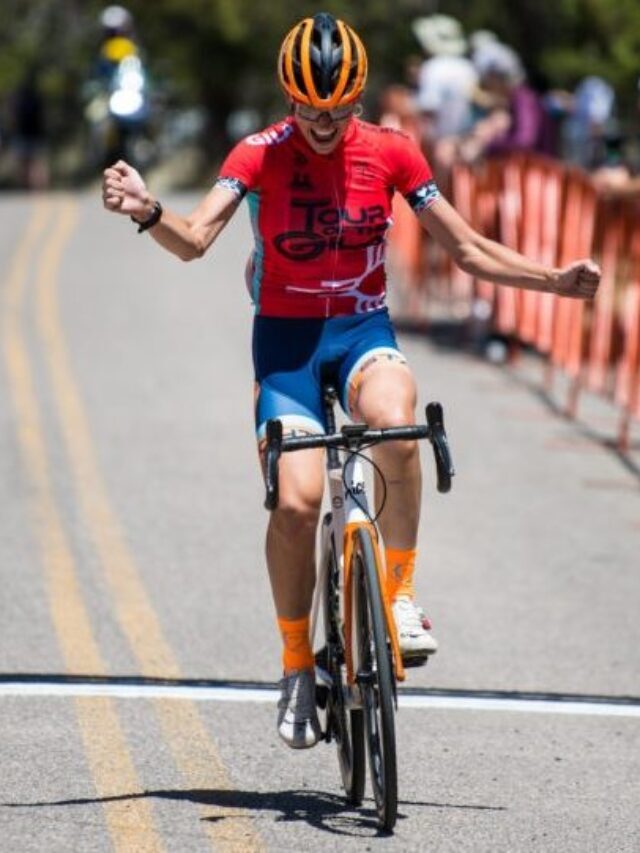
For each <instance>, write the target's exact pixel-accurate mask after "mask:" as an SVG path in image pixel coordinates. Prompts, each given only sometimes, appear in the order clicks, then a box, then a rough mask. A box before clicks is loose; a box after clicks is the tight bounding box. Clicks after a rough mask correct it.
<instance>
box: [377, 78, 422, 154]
mask: <svg viewBox="0 0 640 853" xmlns="http://www.w3.org/2000/svg"><path fill="white" fill-rule="evenodd" d="M380 124H381V125H383V126H384V127H394V128H395V129H396V130H403V131H404V132H405V133H408V134H409V136H411V137H412V139H415V140H416V142H419V141H420V119H419V116H418V113H417V111H416V107H415V101H414V99H413V96H412V92H411V89H410V88H409V87H408V86H402V85H400V84H394V85H392V86H387V87H386V89H384V90H383V91H382V94H381V96H380Z"/></svg>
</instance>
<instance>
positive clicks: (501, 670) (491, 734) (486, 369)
mask: <svg viewBox="0 0 640 853" xmlns="http://www.w3.org/2000/svg"><path fill="white" fill-rule="evenodd" d="M168 201H169V203H170V204H173V205H174V206H175V207H176V208H177V209H180V210H183V211H186V210H188V209H189V208H190V206H191V205H192V203H193V201H194V199H193V198H191V197H187V196H181V197H177V198H174V199H168ZM248 242H249V228H248V223H247V220H246V216H245V213H244V212H243V213H242V214H241V215H238V217H237V221H235V222H233V223H232V224H231V226H230V227H229V229H228V230H227V231H226V232H225V233H224V234H223V236H222V237H221V239H220V241H219V243H218V244H217V245H216V247H215V250H214V252H213V253H212V254H211V255H210V256H209V257H207V258H206V259H205V260H203V261H200V262H196V263H194V264H189V265H185V264H182V263H181V262H179V261H177V260H175V259H173V258H172V257H170V256H168V255H167V254H166V253H164V252H162V251H161V250H160V249H159V248H158V247H157V246H156V245H155V244H154V243H153V241H152V240H151V239H150V238H149V237H148V236H147V235H145V236H138V235H137V234H136V233H135V229H134V228H133V227H132V225H131V223H129V222H128V220H126V219H123V218H118V217H114V216H109V215H107V214H105V213H104V212H103V211H102V209H101V207H100V205H99V201H98V198H97V196H96V195H95V194H87V195H83V196H66V195H59V196H55V195H53V196H49V197H42V198H36V197H32V198H27V197H24V196H5V197H3V198H2V199H0V270H1V282H2V291H1V294H0V295H1V301H0V341H1V343H2V357H1V360H0V506H1V507H2V512H0V583H1V584H2V595H1V597H0V674H1V675H0V743H1V747H0V761H1V772H0V850H2V851H4V850H6V851H12V853H13V851H20V853H22V851H45V850H46V851H48V852H49V851H52V852H53V851H65V853H66V851H69V850H74V851H93V850H96V851H102V850H111V849H117V850H120V851H146V850H168V851H201V850H209V849H212V848H213V849H220V850H238V851H245V850H254V849H255V850H263V849H265V850H273V851H280V850H295V851H298V850H301V849H305V850H325V849H327V848H328V847H329V846H332V847H334V848H336V849H339V850H378V849H380V850H384V851H387V850H402V851H406V850H416V851H417V850H423V849H430V850H432V851H456V853H458V851H462V853H464V852H465V851H474V853H478V851H495V853H497V852H498V851H504V853H512V851H541V853H542V851H544V853H546V852H547V851H576V853H585V851H606V852H607V853H609V851H616V853H618V851H629V853H631V851H637V850H639V849H640V808H639V805H640V783H639V782H638V779H639V778H640V717H638V716H637V715H636V716H633V715H632V712H637V705H636V706H631V705H627V706H618V710H620V708H622V713H623V715H615V707H613V708H611V709H610V710H607V707H608V706H600V710H601V711H602V713H601V714H599V715H594V714H591V713H584V714H578V713H574V712H571V713H561V711H562V705H561V703H558V705H557V710H556V709H555V708H554V707H551V708H548V709H547V711H548V712H546V713H534V710H535V709H534V708H533V707H532V708H531V711H530V712H527V711H526V710H512V709H507V707H506V706H501V705H500V701H498V702H496V703H494V706H492V709H491V710H489V709H488V708H485V709H479V708H478V707H472V705H473V703H472V701H471V700H472V699H473V697H474V696H476V695H477V692H478V691H494V693H496V694H497V696H498V699H499V698H500V695H501V694H506V693H510V694H513V695H514V696H515V697H516V698H518V697H521V696H522V694H526V693H535V694H538V693H544V694H554V695H557V696H566V695H568V694H576V695H577V696H578V698H580V697H582V698H587V699H588V698H589V697H600V698H605V699H606V698H610V699H616V698H620V697H636V698H637V697H638V696H639V695H640V684H639V680H640V627H639V626H640V622H639V620H638V601H639V600H640V556H639V555H640V473H639V471H640V466H639V465H638V454H637V453H636V455H635V457H633V458H632V459H631V460H630V461H627V462H626V463H625V462H623V461H622V460H620V459H619V458H618V457H617V456H616V454H615V453H614V452H612V451H611V449H610V448H609V447H608V446H607V443H606V438H607V437H610V436H611V435H613V434H614V432H615V420H616V419H615V412H614V411H613V410H612V409H611V407H610V406H609V405H608V404H604V403H602V402H600V401H597V400H585V401H584V405H583V408H582V413H581V420H580V422H579V423H578V424H572V423H569V422H567V421H565V420H563V419H562V418H561V417H559V416H558V415H557V414H556V413H555V412H554V411H553V407H552V406H550V405H549V404H548V402H547V401H545V399H543V398H542V397H541V395H540V394H539V393H538V390H537V389H538V388H539V385H540V382H539V380H540V374H541V369H540V366H539V365H538V364H536V363H534V362H530V361H527V360H525V361H524V362H523V364H521V365H520V366H519V367H518V368H517V369H515V370H513V369H509V370H506V369H502V368H495V367H492V366H490V365H488V364H485V363H483V362H481V361H479V360H477V359H473V358H472V357H470V356H469V355H465V354H464V353H461V352H460V351H457V350H456V349H452V348H450V347H449V346H448V345H447V339H446V338H441V339H439V343H434V342H433V341H432V340H430V339H429V338H427V337H426V336H424V335H423V334H415V333H414V334H411V333H410V332H407V333H403V334H401V343H402V346H403V348H404V350H405V352H406V354H407V356H408V357H409V360H410V362H411V364H412V365H413V368H414V370H415V372H416V375H417V377H418V381H419V386H420V389H421V405H424V404H425V403H426V402H427V401H428V400H429V399H439V400H441V401H442V402H443V403H444V405H445V410H446V414H447V421H448V427H449V434H450V439H451V443H452V446H453V449H454V454H455V461H456V466H457V469H458V475H457V477H456V481H455V484H454V490H453V492H452V493H451V495H449V496H446V497H443V496H439V495H438V494H437V493H436V490H435V485H434V479H433V469H432V464H431V461H430V460H429V458H428V457H426V456H425V458H424V468H425V490H424V503H425V508H424V521H425V523H424V524H423V527H422V531H421V541H420V553H421V557H420V575H419V578H418V582H417V587H418V591H419V596H420V599H421V600H422V601H423V602H425V603H426V604H427V609H428V611H429V613H430V614H431V616H432V618H433V621H434V624H435V633H436V634H437V636H438V638H439V640H440V643H441V649H440V651H439V652H438V655H437V656H436V657H435V658H434V659H433V661H432V662H431V663H430V664H429V666H428V667H426V668H424V669H422V670H419V671H413V672H412V673H411V675H410V682H409V683H410V686H412V687H418V688H429V689H431V690H433V689H435V688H438V689H440V690H441V691H442V693H443V695H444V696H445V697H446V696H451V695H452V694H451V692H452V691H459V692H460V694H459V695H458V699H459V701H458V704H456V703H455V702H452V703H451V707H446V708H433V707H420V708H408V707H403V708H401V709H400V711H399V715H398V719H397V725H398V738H399V763H400V768H401V771H400V807H399V808H400V818H399V821H398V827H397V831H396V834H395V835H394V836H393V837H392V838H383V837H380V836H378V835H377V833H376V829H375V820H374V812H373V805H372V800H371V799H370V797H369V798H368V799H367V800H366V801H365V805H364V808H363V809H361V810H353V809H351V808H348V807H347V806H346V805H345V804H344V802H343V800H342V799H341V797H340V788H339V783H338V774H337V762H336V757H335V754H334V749H333V747H328V746H326V745H324V744H320V745H319V746H318V747H317V748H316V749H314V750H312V751H310V752H305V753H295V752H293V751H290V750H288V749H287V748H286V747H285V746H284V745H282V744H281V743H280V741H279V740H278V738H277V735H276V733H275V727H274V722H275V709H274V707H273V704H272V702H271V701H269V702H263V701H240V700H241V699H243V698H246V697H243V696H241V695H240V694H238V701H231V702H229V701H226V702H222V701H218V700H217V699H208V700H206V701H199V697H198V695H197V690H196V689H194V690H193V691H191V692H190V693H189V692H188V691H187V693H186V694H185V697H183V698H176V697H175V696H170V695H169V694H168V693H165V694H161V693H159V692H158V691H156V694H154V695H150V694H149V691H148V687H149V686H150V685H153V684H154V683H156V681H157V680H164V681H167V682H170V683H172V684H174V685H176V684H181V683H182V682H183V681H184V680H185V679H186V680H188V679H199V680H203V681H206V682H209V683H217V682H222V681H225V680H237V681H252V682H258V683H267V684H270V683H272V682H274V681H275V680H277V678H278V675H279V673H278V666H279V642H278V638H277V635H276V632H275V622H274V617H273V612H272V605H271V600H270V594H269V588H268V583H267V578H266V572H265V568H264V559H263V554H262V537H263V531H264V527H265V520H266V519H265V513H264V510H263V509H262V497H263V496H262V488H261V482H260V478H259V473H258V469H257V465H256V454H255V447H254V439H253V424H252V415H251V405H252V393H253V389H252V375H251V363H250V334H251V310H250V306H249V303H248V299H247V296H246V294H245V291H244V286H243V284H242V283H241V282H242V270H243V266H244V260H245V257H246V253H247V246H248ZM638 438H640V430H639V429H638V427H637V426H636V433H635V441H636V447H638ZM72 676H78V677H83V678H78V679H75V680H74V679H73V678H71V677H72ZM126 677H129V679H130V680H129V686H130V688H131V689H130V692H129V694H128V695H127V697H126V698H123V696H122V695H115V693H114V691H113V690H112V689H111V688H115V687H116V684H117V681H118V679H122V678H126ZM89 679H93V681H94V686H95V683H96V681H99V682H100V684H101V685H102V686H103V687H104V695H100V696H98V695H95V692H96V691H95V690H94V691H93V693H92V694H89V695H84V694H82V691H81V689H80V685H79V684H78V681H83V680H84V681H86V680H89ZM136 685H138V686H136ZM38 687H39V688H40V692H39V693H36V689H38ZM467 700H469V701H467ZM596 705H597V703H594V704H591V705H585V710H590V709H591V710H593V709H595V708H596ZM634 707H635V711H634ZM565 710H566V708H565Z"/></svg>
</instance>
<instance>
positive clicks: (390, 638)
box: [265, 384, 454, 832]
mask: <svg viewBox="0 0 640 853" xmlns="http://www.w3.org/2000/svg"><path fill="white" fill-rule="evenodd" d="M323 400H324V408H325V422H326V425H327V434H326V435H305V436H292V437H286V438H284V437H283V430H282V423H281V422H280V421H279V420H270V421H268V423H267V446H266V465H265V484H266V499H265V506H266V508H267V509H270V510H272V509H275V508H276V507H277V505H278V460H279V458H280V455H281V454H282V453H290V452H293V451H296V450H303V449H308V448H314V447H316V448H324V449H325V450H326V451H327V453H326V467H327V476H328V480H329V501H330V505H331V510H330V511H329V512H327V513H326V515H325V516H324V518H323V520H322V525H321V543H320V549H319V555H320V556H319V562H318V572H317V581H316V593H315V598H314V604H313V609H312V618H311V637H312V641H313V638H314V637H315V633H316V626H317V623H318V615H319V611H320V610H321V611H322V615H323V623H324V633H323V644H322V646H321V648H320V649H319V650H318V651H317V652H316V655H315V658H316V684H317V687H316V701H317V704H318V708H319V716H320V718H321V727H322V733H323V738H324V740H326V741H327V742H330V741H332V740H333V741H335V743H336V745H337V749H338V761H339V765H340V773H341V777H342V784H343V787H344V790H345V793H346V797H347V800H348V801H349V802H350V803H351V804H353V805H361V803H362V800H363V797H364V789H365V772H366V766H365V765H366V761H365V744H366V753H367V754H368V758H369V775H370V778H371V786H372V789H373V795H374V799H375V804H376V813H377V821H378V826H379V827H380V829H381V830H384V831H387V832H391V831H392V830H393V827H394V826H395V822H396V818H397V810H398V779H397V760H396V745H395V717H394V713H395V710H396V709H397V682H398V681H403V680H404V678H405V673H404V667H403V663H402V657H401V655H400V649H399V646H398V637H397V631H396V628H395V623H394V619H393V613H392V610H391V606H390V602H389V601H388V600H387V598H386V596H385V594H384V589H385V583H384V576H385V564H384V548H383V545H382V537H381V535H380V532H379V530H378V527H377V525H376V518H377V517H378V516H379V515H380V513H381V512H382V508H383V506H384V497H385V493H386V488H385V484H384V478H383V477H382V473H381V471H380V470H379V468H377V466H376V465H375V463H374V462H373V460H372V459H370V457H368V456H367V455H365V453H364V451H365V450H366V449H367V448H370V447H372V446H373V445H376V444H379V443H381V442H383V441H415V440H416V439H423V438H426V439H429V441H430V442H431V445H432V447H433V451H434V457H435V463H436V471H437V480H438V491H440V492H448V491H449V489H450V488H451V478H452V476H453V474H454V469H453V464H452V460H451V454H450V450H449V444H448V441H447V435H446V432H445V428H444V418H443V411H442V406H441V405H440V404H439V403H429V405H428V406H427V409H426V418H427V423H426V424H420V425H415V426H401V427H390V428H387V429H369V428H368V426H367V425H366V424H345V425H344V426H342V428H341V429H340V430H339V431H338V430H336V421H335V413H334V405H335V403H336V400H337V394H336V391H335V389H334V388H333V387H332V386H331V385H328V384H327V385H324V386H323ZM365 462H366V463H369V464H371V465H372V466H373V467H374V469H375V470H376V472H377V474H378V476H379V477H380V482H381V484H382V490H383V492H382V500H381V506H380V508H379V509H378V512H377V514H372V513H371V511H370V509H369V505H368V503H367V493H366V483H365V476H364V464H363V463H365Z"/></svg>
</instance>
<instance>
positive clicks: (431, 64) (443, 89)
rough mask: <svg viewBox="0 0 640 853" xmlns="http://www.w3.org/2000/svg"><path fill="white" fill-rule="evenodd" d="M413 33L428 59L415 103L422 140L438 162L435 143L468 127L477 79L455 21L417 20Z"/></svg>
mask: <svg viewBox="0 0 640 853" xmlns="http://www.w3.org/2000/svg"><path fill="white" fill-rule="evenodd" d="M412 29H413V33H414V35H415V37H416V38H417V40H418V42H419V43H420V45H421V46H422V49H423V51H424V52H425V54H426V55H427V57H428V58H427V59H426V60H425V61H424V62H423V64H422V67H421V68H420V74H419V78H418V93H417V99H416V100H417V106H418V110H419V111H420V113H421V114H422V117H423V138H424V140H425V143H426V146H427V148H428V150H429V153H430V154H431V156H432V158H434V159H435V160H436V161H437V160H438V159H439V157H438V151H437V142H438V141H439V140H442V139H445V138H447V137H458V136H460V135H461V134H464V133H467V132H468V131H469V129H470V127H471V124H472V112H471V98H472V94H473V91H474V88H475V87H476V84H477V82H478V77H477V74H476V71H475V68H474V66H473V63H472V62H471V60H470V59H468V58H467V57H466V56H465V54H466V51H467V40H466V38H465V36H464V33H463V32H462V27H461V26H460V24H459V22H458V21H457V20H456V19H455V18H451V17H449V16H448V15H431V16H429V17H426V18H418V19H417V20H415V21H414V22H413V24H412Z"/></svg>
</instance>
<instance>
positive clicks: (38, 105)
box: [9, 70, 49, 190]
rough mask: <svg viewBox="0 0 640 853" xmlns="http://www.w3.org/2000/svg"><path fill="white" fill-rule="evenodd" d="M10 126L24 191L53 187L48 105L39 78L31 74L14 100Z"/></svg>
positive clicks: (12, 100)
mask: <svg viewBox="0 0 640 853" xmlns="http://www.w3.org/2000/svg"><path fill="white" fill-rule="evenodd" d="M9 106H10V117H9V122H10V126H11V131H12V137H13V148H14V151H15V155H16V159H17V164H18V169H17V174H18V181H19V184H20V186H21V187H24V188H25V189H32V190H42V189H44V188H45V187H47V186H48V184H49V167H48V162H47V133H46V124H45V103H44V97H43V95H42V91H41V89H40V85H39V80H38V74H37V72H36V71H35V70H31V71H29V72H28V74H27V75H26V77H25V78H24V80H23V81H22V84H21V85H20V86H19V87H18V89H17V90H16V91H15V92H14V94H13V96H12V97H11V99H10V104H9Z"/></svg>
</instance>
